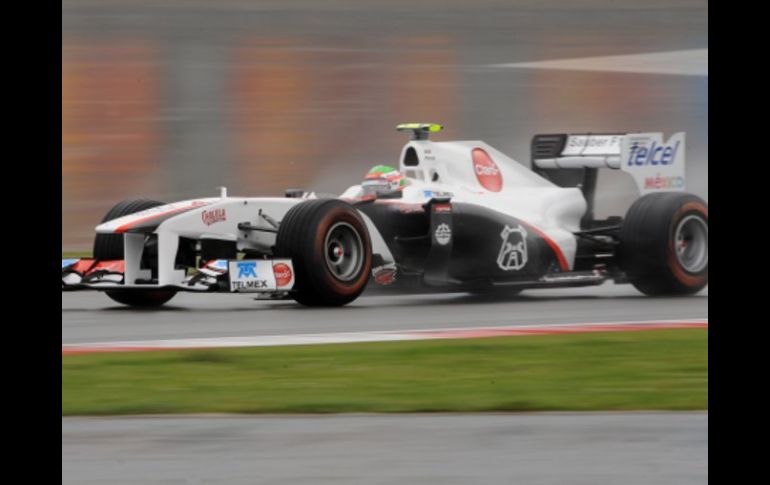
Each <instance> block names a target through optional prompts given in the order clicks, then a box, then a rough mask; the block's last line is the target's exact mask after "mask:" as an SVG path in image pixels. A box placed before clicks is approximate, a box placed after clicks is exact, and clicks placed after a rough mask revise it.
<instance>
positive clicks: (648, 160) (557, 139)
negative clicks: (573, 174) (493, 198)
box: [532, 132, 685, 195]
mask: <svg viewBox="0 0 770 485" xmlns="http://www.w3.org/2000/svg"><path fill="white" fill-rule="evenodd" d="M684 137H685V134H684V133H683V132H680V133H676V134H674V135H672V136H671V138H669V139H668V141H667V142H664V141H663V134H662V133H623V134H620V133H616V134H590V133H589V134H575V135H567V134H561V135H535V137H534V138H533V139H532V166H533V168H535V167H536V168H538V169H540V170H555V169H581V168H582V169H596V168H612V169H616V170H617V169H619V170H622V171H624V172H627V173H628V174H630V175H631V176H632V177H633V179H634V181H635V182H636V186H637V187H638V188H639V192H640V193H641V194H642V195H644V194H646V193H648V192H657V191H664V190H677V191H681V190H685V172H684V164H685V160H684V155H685V153H684V152H685V144H684Z"/></svg>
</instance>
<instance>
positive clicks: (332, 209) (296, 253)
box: [275, 199, 372, 306]
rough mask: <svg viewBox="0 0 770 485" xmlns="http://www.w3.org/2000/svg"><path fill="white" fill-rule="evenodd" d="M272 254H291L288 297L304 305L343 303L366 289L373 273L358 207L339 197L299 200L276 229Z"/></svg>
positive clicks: (280, 255)
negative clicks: (293, 274)
mask: <svg viewBox="0 0 770 485" xmlns="http://www.w3.org/2000/svg"><path fill="white" fill-rule="evenodd" d="M275 255H276V257H285V258H291V260H292V265H293V266H294V273H295V280H294V281H295V283H294V288H293V289H292V291H291V293H290V294H291V296H292V297H293V298H294V299H295V300H296V301H297V302H299V303H301V304H303V305H306V306H342V305H346V304H348V303H350V302H352V301H353V300H355V299H356V298H358V296H359V295H360V294H361V293H362V292H363V291H364V288H366V284H367V282H368V281H369V276H370V274H371V272H372V244H371V240H370V238H369V232H368V231H367V229H366V223H365V222H364V220H363V218H362V217H361V215H360V214H359V213H358V211H357V210H356V209H355V208H354V207H353V206H351V205H350V204H348V203H346V202H343V201H341V200H337V199H314V200H308V201H305V202H301V203H299V204H297V205H295V206H294V207H292V208H291V209H289V211H288V212H287V213H286V216H284V218H283V220H282V221H281V224H280V226H279V229H278V235H277V237H276V243H275Z"/></svg>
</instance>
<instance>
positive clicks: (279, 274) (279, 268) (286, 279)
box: [273, 263, 292, 286]
mask: <svg viewBox="0 0 770 485" xmlns="http://www.w3.org/2000/svg"><path fill="white" fill-rule="evenodd" d="M273 274H275V284H276V285H277V286H286V285H288V284H289V283H291V278H292V273H291V268H290V267H289V265H288V264H285V263H277V264H275V265H273Z"/></svg>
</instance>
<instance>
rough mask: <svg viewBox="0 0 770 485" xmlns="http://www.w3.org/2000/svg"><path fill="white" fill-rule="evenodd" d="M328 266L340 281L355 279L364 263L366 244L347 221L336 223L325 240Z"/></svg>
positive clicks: (325, 254) (325, 255)
mask: <svg viewBox="0 0 770 485" xmlns="http://www.w3.org/2000/svg"><path fill="white" fill-rule="evenodd" d="M324 257H325V259H326V267H327V268H329V271H330V272H331V274H332V275H334V277H335V278H337V279H338V280H340V281H350V280H352V279H355V278H356V276H357V275H358V272H359V271H360V269H361V266H362V265H363V263H364V244H363V242H362V241H361V236H360V235H359V234H358V231H356V230H355V228H353V226H351V225H350V224H348V223H347V222H338V223H336V224H334V225H333V226H332V227H331V229H329V232H327V233H326V239H325V240H324Z"/></svg>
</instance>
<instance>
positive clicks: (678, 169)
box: [62, 123, 708, 306]
mask: <svg viewBox="0 0 770 485" xmlns="http://www.w3.org/2000/svg"><path fill="white" fill-rule="evenodd" d="M397 129H398V130H399V131H403V132H406V133H409V134H410V135H411V140H410V141H409V142H408V143H406V145H405V146H404V147H403V149H402V150H401V154H400V157H399V164H398V167H397V168H396V167H387V166H377V167H374V169H372V170H371V171H370V172H369V174H367V175H366V178H365V179H364V180H363V182H362V183H361V184H358V185H354V186H352V187H350V188H349V189H347V190H346V191H345V192H344V193H343V194H342V195H340V196H339V197H335V198H319V197H318V196H317V195H316V194H314V193H312V192H306V191H304V190H298V189H294V190H287V191H286V196H285V197H260V198H246V197H228V196H227V193H226V190H225V189H224V188H223V189H222V193H221V194H220V197H214V198H204V199H196V200H187V201H183V202H175V203H171V204H164V203H161V202H157V201H154V200H146V199H132V200H126V201H123V202H121V203H119V204H117V205H116V206H115V207H113V208H112V210H110V211H109V212H108V213H107V215H106V216H105V217H104V220H103V221H102V223H101V224H100V225H99V226H97V227H96V233H97V234H96V238H95V242H94V250H93V258H88V259H67V260H63V261H62V290H63V291H65V290H67V291H69V290H83V289H92V290H100V291H104V292H105V293H106V294H107V296H109V297H110V298H112V299H113V300H115V301H117V302H120V303H123V304H126V305H132V306H155V305H162V304H164V303H166V302H167V301H169V300H170V299H171V298H172V297H173V296H174V295H175V294H176V293H177V292H179V291H189V292H241V293H252V294H256V295H257V296H261V297H265V298H277V299H282V298H293V299H294V300H296V301H298V302H300V303H302V304H304V305H309V306H338V305H344V304H347V303H349V302H351V301H353V300H355V299H356V298H357V297H358V296H359V295H360V294H361V293H362V292H363V291H364V288H365V287H366V286H367V284H369V283H371V284H373V285H377V286H380V287H383V288H386V289H391V288H392V289H401V290H403V289H409V288H415V287H422V288H426V287H427V288H430V289H432V290H435V291H469V292H475V293H484V292H498V293H499V292H508V293H510V294H511V295H513V294H516V293H517V292H519V291H521V290H522V289H526V288H548V287H564V286H583V285H597V284H600V283H603V282H605V281H607V280H614V281H615V282H616V283H631V284H632V285H634V286H635V287H636V288H637V289H639V290H640V291H641V292H643V293H645V294H648V295H687V294H693V293H696V292H698V291H699V290H701V289H702V288H703V287H704V286H705V285H706V284H707V283H708V208H707V204H706V202H704V201H703V200H702V199H700V198H699V197H697V196H694V195H691V194H687V193H685V192H683V190H684V186H685V173H684V164H685V161H684V152H685V139H684V133H678V134H675V135H673V136H672V137H671V138H670V139H669V140H668V141H665V142H664V140H663V137H662V134H660V133H629V134H548V135H536V136H535V137H534V138H533V140H532V169H531V170H530V169H529V168H527V167H525V166H524V165H521V164H519V163H518V162H516V161H514V160H512V159H511V158H509V157H507V156H506V155H504V154H503V153H501V152H499V151H497V150H496V149H494V148H492V147H491V146H489V145H487V144H486V143H484V142H481V141H449V142H433V141H431V140H430V139H429V136H430V135H431V134H434V133H437V132H439V131H440V130H441V126H440V125H435V124H423V123H410V124H404V125H399V126H398V127H397ZM599 168H610V169H619V170H622V171H624V172H627V173H628V174H629V175H630V176H631V177H632V178H633V179H634V181H635V182H636V184H637V186H638V188H639V190H640V193H641V197H640V198H638V199H637V200H636V201H635V202H634V203H633V205H632V206H631V208H630V209H629V210H628V211H627V212H626V214H625V216H623V217H620V216H613V217H609V218H607V219H602V220H597V219H596V218H594V216H593V212H594V211H593V207H594V192H595V188H596V180H597V170H598V169H599Z"/></svg>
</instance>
